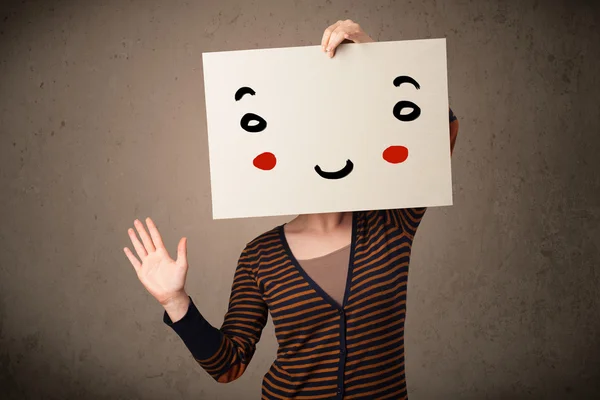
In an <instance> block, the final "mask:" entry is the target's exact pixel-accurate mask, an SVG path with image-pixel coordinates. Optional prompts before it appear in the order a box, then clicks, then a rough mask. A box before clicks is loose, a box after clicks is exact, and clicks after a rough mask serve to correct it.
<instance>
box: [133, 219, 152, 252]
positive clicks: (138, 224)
mask: <svg viewBox="0 0 600 400" xmlns="http://www.w3.org/2000/svg"><path fill="white" fill-rule="evenodd" d="M134 225H135V228H136V229H137V231H138V234H139V235H140V238H142V243H144V247H145V248H146V251H147V252H148V253H150V252H153V251H155V250H156V249H155V248H154V243H152V239H150V235H148V232H146V228H145V227H144V224H142V222H141V221H140V220H137V219H136V220H135V222H134Z"/></svg>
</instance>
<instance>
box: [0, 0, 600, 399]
mask: <svg viewBox="0 0 600 400" xmlns="http://www.w3.org/2000/svg"><path fill="white" fill-rule="evenodd" d="M2 4H3V5H2V8H1V10H2V11H1V13H0V31H1V33H0V74H1V77H0V127H1V142H0V160H1V164H0V173H1V179H2V190H1V193H0V207H1V209H2V219H1V223H0V245H1V248H0V385H1V391H0V397H3V398H8V399H29V398H31V399H42V398H47V399H179V398H181V399H257V398H259V393H260V392H259V387H260V384H261V379H262V375H263V374H264V373H265V372H266V370H267V368H268V367H269V365H270V363H271V361H272V360H273V357H274V355H275V349H276V342H275V339H274V336H273V333H272V325H271V324H269V325H268V326H267V328H266V329H265V332H264V336H263V339H262V340H261V342H260V344H259V348H258V351H257V353H256V356H255V358H254V360H253V361H252V363H251V367H250V369H249V370H248V371H247V373H246V374H245V375H244V376H243V377H242V378H241V379H240V380H239V381H236V382H234V383H232V384H229V385H222V384H217V383H215V382H213V381H212V380H211V379H210V378H209V377H208V375H207V374H206V373H205V372H204V371H202V370H201V369H200V368H199V367H198V366H197V365H196V364H195V362H194V361H193V359H192V358H191V356H190V355H189V353H188V352H187V350H186V349H185V347H184V346H183V344H182V343H181V342H180V340H179V338H178V337H177V336H176V335H175V334H174V332H172V331H171V330H170V329H169V328H168V327H167V326H165V325H163V323H162V319H161V318H162V309H161V308H160V306H159V305H158V304H157V303H156V302H155V300H154V299H153V298H152V297H150V295H149V294H147V293H146V292H145V289H144V288H143V287H142V286H141V284H140V283H139V281H138V280H137V278H136V276H135V274H134V271H133V269H132V268H131V266H130V265H129V264H128V261H127V260H126V258H125V256H124V255H123V253H122V248H123V246H125V245H128V238H127V235H126V230H127V228H128V227H129V226H131V224H132V221H133V219H134V218H136V217H137V218H143V217H145V216H152V217H153V218H154V219H155V220H156V222H157V223H158V225H159V228H161V231H162V233H163V235H164V237H165V240H166V244H167V245H168V246H169V249H171V251H175V245H176V243H177V241H178V239H179V238H180V237H181V236H183V235H185V236H187V237H188V238H189V246H190V250H189V258H190V264H191V266H190V272H189V279H188V284H187V290H188V292H189V293H190V294H191V296H192V298H193V299H194V300H195V302H196V303H197V304H198V306H199V308H200V309H201V311H202V312H203V313H204V314H205V315H206V317H207V318H208V319H209V321H211V322H212V323H213V324H216V325H220V323H221V322H222V318H223V315H224V312H225V308H226V306H227V299H228V296H229V289H230V285H231V280H232V277H233V271H234V268H235V262H236V260H237V257H238V255H239V252H240V251H241V249H242V248H243V246H244V244H245V243H246V242H247V241H249V240H250V239H252V238H253V237H254V236H256V235H257V234H259V233H261V232H263V231H264V230H266V229H269V228H271V227H272V226H274V225H275V224H279V223H281V222H283V221H285V220H286V218H265V219H248V220H233V221H212V220H211V204H210V185H209V173H208V158H207V141H206V127H205V114H204V94H203V84H202V80H203V76H202V66H201V54H202V52H203V51H212V50H233V49H247V48H261V47H285V46H297V45H309V44H318V43H319V41H320V38H321V34H322V31H323V29H325V27H326V26H327V25H328V24H330V23H332V22H334V21H335V20H337V19H340V18H343V19H345V18H351V19H354V20H356V21H358V22H359V23H361V24H362V26H363V27H364V29H365V30H366V31H367V32H368V33H369V34H371V35H372V36H373V37H374V38H376V39H378V40H398V39H415V38H430V37H447V39H448V65H449V72H448V74H449V85H450V87H449V89H450V94H451V97H450V101H451V105H452V107H453V109H454V110H455V112H456V113H457V115H458V116H459V118H460V121H461V131H460V134H459V139H458V144H457V149H456V152H455V155H454V160H453V177H454V193H455V205H454V206H453V207H448V208H439V209H431V210H430V211H429V213H428V215H427V216H426V218H425V220H424V222H423V225H422V226H421V229H420V232H419V234H418V236H417V240H416V242H415V246H414V252H413V254H414V255H413V260H412V264H411V271H412V273H411V277H410V285H409V294H410V295H409V304H408V321H407V325H406V329H407V330H406V335H407V339H406V342H407V379H408V384H409V389H410V393H411V399H413V400H418V399H558V398H561V399H592V398H600V397H598V396H600V334H599V332H600V310H599V308H600V307H599V306H600V296H599V291H598V289H599V287H600V282H599V277H600V269H599V263H600V256H599V250H598V243H599V239H598V236H599V235H600V226H599V225H600V223H599V222H600V202H599V197H600V194H599V189H600V178H599V173H600V168H599V167H600V163H599V158H600V129H599V128H600V113H599V107H598V102H599V98H598V97H599V96H598V94H599V93H600V81H599V78H598V68H599V67H598V66H599V65H600V64H599V62H600V54H599V49H600V33H599V27H598V19H599V17H600V14H599V6H598V5H597V4H598V2H597V1H588V2H586V1H570V2H568V1H530V0H521V1H499V0H498V1H492V0H489V1H480V0H471V1H468V0H452V1H450V0H449V1H435V0H422V1H417V0H414V1H368V2H367V1H364V2H359V1H266V0H255V1H241V0H240V1H231V0H226V1H225V0H223V1H220V2H217V1H192V0H189V1H156V0H155V1H142V0H132V1H121V0H119V1H117V0H115V1H96V2H92V1H77V2H76V1H39V2H32V1H12V2H6V1H5V2H3V3H2ZM359 101H360V99H359ZM340 117H341V118H347V117H349V116H347V115H345V116H340ZM4 396H6V397H4Z"/></svg>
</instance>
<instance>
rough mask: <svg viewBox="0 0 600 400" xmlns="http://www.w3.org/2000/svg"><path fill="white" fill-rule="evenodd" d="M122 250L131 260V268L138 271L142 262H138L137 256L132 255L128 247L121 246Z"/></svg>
mask: <svg viewBox="0 0 600 400" xmlns="http://www.w3.org/2000/svg"><path fill="white" fill-rule="evenodd" d="M123 251H124V252H125V255H126V256H127V258H128V259H129V261H130V262H131V265H133V269H135V272H136V273H139V272H140V268H141V267H142V263H141V262H140V260H138V259H137V257H136V256H134V255H133V253H132V252H131V250H129V248H127V247H125V248H123Z"/></svg>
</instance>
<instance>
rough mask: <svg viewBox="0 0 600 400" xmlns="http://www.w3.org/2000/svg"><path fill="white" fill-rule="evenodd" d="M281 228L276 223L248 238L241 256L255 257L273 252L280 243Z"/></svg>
mask: <svg viewBox="0 0 600 400" xmlns="http://www.w3.org/2000/svg"><path fill="white" fill-rule="evenodd" d="M281 229H282V227H281V225H278V226H276V227H274V228H271V229H269V230H268V231H266V232H263V233H261V234H260V235H258V236H256V237H255V238H254V239H252V240H250V241H249V242H248V243H246V246H245V247H244V250H243V251H242V257H246V258H257V257H260V256H261V255H264V254H268V253H271V252H273V251H274V250H275V249H276V248H277V247H279V246H280V244H281Z"/></svg>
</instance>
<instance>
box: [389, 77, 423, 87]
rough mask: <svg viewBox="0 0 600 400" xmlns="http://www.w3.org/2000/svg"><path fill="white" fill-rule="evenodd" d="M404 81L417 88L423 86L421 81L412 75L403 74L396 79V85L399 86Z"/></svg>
mask: <svg viewBox="0 0 600 400" xmlns="http://www.w3.org/2000/svg"><path fill="white" fill-rule="evenodd" d="M403 83H410V84H411V85H413V86H414V87H416V88H417V89H421V86H420V85H419V82H417V81H415V80H414V79H413V78H411V77H410V76H406V75H402V76H398V77H397V78H396V79H394V86H396V87H399V86H400V85H402V84H403Z"/></svg>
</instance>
